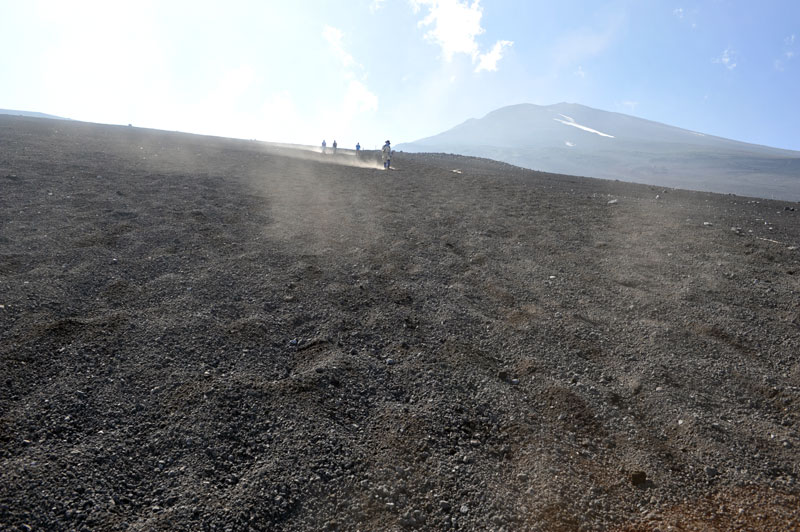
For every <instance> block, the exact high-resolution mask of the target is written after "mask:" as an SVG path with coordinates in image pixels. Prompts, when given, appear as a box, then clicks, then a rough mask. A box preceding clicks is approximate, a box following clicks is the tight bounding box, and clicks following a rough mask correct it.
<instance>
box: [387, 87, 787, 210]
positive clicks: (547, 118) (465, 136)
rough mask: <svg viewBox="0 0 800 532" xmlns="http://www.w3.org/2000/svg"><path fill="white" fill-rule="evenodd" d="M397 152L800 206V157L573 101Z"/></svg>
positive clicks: (517, 110) (515, 111)
mask: <svg viewBox="0 0 800 532" xmlns="http://www.w3.org/2000/svg"><path fill="white" fill-rule="evenodd" d="M398 149H401V150H404V151H411V152H447V153H457V154H461V155H473V156H478V157H487V158H490V159H495V160H499V161H504V162H507V163H511V164H515V165H517V166H522V167H526V168H531V169H534V170H542V171H547V172H553V173H560V174H573V175H584V176H591V177H600V178H606V179H619V180H622V181H634V182H639V183H648V184H654V185H661V186H669V187H679V188H687V189H693V190H709V191H713V192H723V193H735V194H743V195H750V196H760V197H769V195H775V196H781V197H784V198H789V197H791V198H793V199H796V200H800V152H796V151H789V150H781V149H777V148H770V147H767V146H757V145H753V144H746V143H743V142H737V141H734V140H729V139H724V138H720V137H714V136H710V135H703V134H702V133H697V132H694V131H688V130H685V129H681V128H678V127H674V126H669V125H667V124H662V123H659V122H653V121H650V120H645V119H642V118H637V117H634V116H630V115H626V114H622V113H616V112H610V111H603V110H600V109H593V108H591V107H587V106H585V105H581V104H577V103H570V102H560V103H556V104H552V105H546V106H541V105H535V104H531V103H520V104H515V105H509V106H506V107H501V108H499V109H495V110H494V111H491V112H489V113H487V114H486V115H485V116H484V117H483V118H479V119H470V120H468V121H466V122H464V123H462V124H460V125H458V126H456V127H454V128H452V129H450V130H448V131H445V132H443V133H440V134H439V135H435V136H433V137H428V138H425V139H420V140H418V141H415V142H411V143H406V144H401V145H399V146H398Z"/></svg>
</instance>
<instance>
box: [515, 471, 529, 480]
mask: <svg viewBox="0 0 800 532" xmlns="http://www.w3.org/2000/svg"><path fill="white" fill-rule="evenodd" d="M528 478H529V477H528V474H527V473H520V474H518V475H517V480H519V481H520V482H528Z"/></svg>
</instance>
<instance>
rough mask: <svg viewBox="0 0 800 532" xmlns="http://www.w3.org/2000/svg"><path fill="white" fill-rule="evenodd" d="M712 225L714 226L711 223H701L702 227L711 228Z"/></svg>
mask: <svg viewBox="0 0 800 532" xmlns="http://www.w3.org/2000/svg"><path fill="white" fill-rule="evenodd" d="M712 225H714V224H712V223H711V222H703V226H704V227H711V226H712Z"/></svg>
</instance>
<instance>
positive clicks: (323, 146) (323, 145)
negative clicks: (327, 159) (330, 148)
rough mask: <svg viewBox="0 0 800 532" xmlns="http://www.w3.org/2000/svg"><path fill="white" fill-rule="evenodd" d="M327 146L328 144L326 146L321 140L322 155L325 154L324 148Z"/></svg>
mask: <svg viewBox="0 0 800 532" xmlns="http://www.w3.org/2000/svg"><path fill="white" fill-rule="evenodd" d="M327 145H328V144H327V143H326V142H325V140H324V139H323V140H322V153H325V147H326V146H327Z"/></svg>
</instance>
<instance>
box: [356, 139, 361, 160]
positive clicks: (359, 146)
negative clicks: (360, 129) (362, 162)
mask: <svg viewBox="0 0 800 532" xmlns="http://www.w3.org/2000/svg"><path fill="white" fill-rule="evenodd" d="M359 153H361V143H360V142H356V157H358V154H359Z"/></svg>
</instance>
